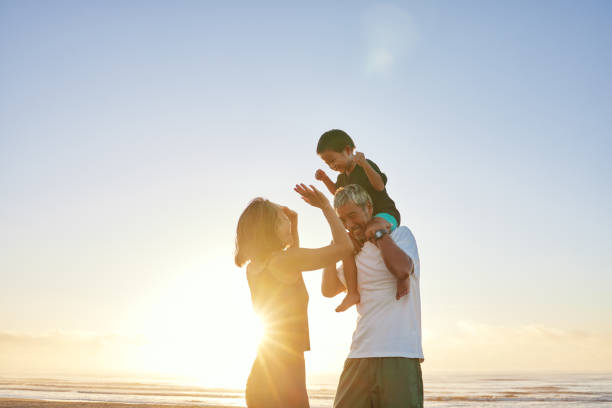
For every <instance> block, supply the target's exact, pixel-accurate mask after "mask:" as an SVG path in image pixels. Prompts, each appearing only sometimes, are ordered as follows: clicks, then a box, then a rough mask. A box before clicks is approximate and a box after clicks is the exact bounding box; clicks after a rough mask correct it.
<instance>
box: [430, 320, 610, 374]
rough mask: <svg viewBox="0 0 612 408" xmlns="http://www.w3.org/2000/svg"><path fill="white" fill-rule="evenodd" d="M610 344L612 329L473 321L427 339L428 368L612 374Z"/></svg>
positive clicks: (462, 323)
mask: <svg viewBox="0 0 612 408" xmlns="http://www.w3.org/2000/svg"><path fill="white" fill-rule="evenodd" d="M610 344H612V331H605V330H602V331H587V330H573V329H562V328H557V327H550V326H545V325H519V326H501V325H500V326H496V325H487V324H482V323H475V322H469V321H461V322H458V323H457V324H456V325H455V326H453V327H449V328H447V329H445V330H440V331H437V332H432V331H427V332H426V333H425V335H424V347H425V353H426V359H427V360H428V363H429V364H430V365H429V367H430V368H433V369H441V370H443V369H448V370H496V371H516V370H548V371H600V370H604V371H608V370H611V369H612V350H611V349H610V346H609V345H610Z"/></svg>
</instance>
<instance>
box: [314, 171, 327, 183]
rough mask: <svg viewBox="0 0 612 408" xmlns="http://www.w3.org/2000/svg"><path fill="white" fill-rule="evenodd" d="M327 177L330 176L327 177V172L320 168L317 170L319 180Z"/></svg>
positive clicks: (316, 174) (316, 175)
mask: <svg viewBox="0 0 612 408" xmlns="http://www.w3.org/2000/svg"><path fill="white" fill-rule="evenodd" d="M326 178H328V177H327V174H326V173H325V172H324V171H323V170H321V169H318V170H317V171H316V172H315V179H317V180H319V181H323V180H325V179H326Z"/></svg>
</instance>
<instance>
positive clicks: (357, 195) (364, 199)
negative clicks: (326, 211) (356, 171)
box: [334, 184, 372, 211]
mask: <svg viewBox="0 0 612 408" xmlns="http://www.w3.org/2000/svg"><path fill="white" fill-rule="evenodd" d="M349 201H351V202H353V203H355V204H356V205H357V206H358V207H361V208H362V209H363V210H364V211H365V210H366V208H367V204H368V203H370V205H372V198H370V195H369V194H368V192H367V191H365V189H364V188H363V187H361V186H360V185H359V184H349V185H348V186H344V187H340V188H339V189H338V190H336V194H335V195H334V208H339V207H342V206H343V205H344V204H346V203H348V202H349Z"/></svg>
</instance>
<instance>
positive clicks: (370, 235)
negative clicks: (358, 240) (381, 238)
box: [365, 217, 391, 243]
mask: <svg viewBox="0 0 612 408" xmlns="http://www.w3.org/2000/svg"><path fill="white" fill-rule="evenodd" d="M381 229H384V230H387V232H388V233H390V232H391V224H390V223H389V222H388V221H386V220H384V219H383V218H380V217H372V219H371V220H370V221H369V222H368V224H367V225H366V229H365V237H366V239H367V240H369V241H372V242H373V243H376V241H375V236H374V234H375V233H376V231H378V230H381Z"/></svg>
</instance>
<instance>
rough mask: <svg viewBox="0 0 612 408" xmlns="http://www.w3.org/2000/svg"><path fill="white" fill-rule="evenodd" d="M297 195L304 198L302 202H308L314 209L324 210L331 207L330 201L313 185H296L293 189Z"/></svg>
mask: <svg viewBox="0 0 612 408" xmlns="http://www.w3.org/2000/svg"><path fill="white" fill-rule="evenodd" d="M293 190H294V191H295V192H296V193H298V194H299V195H300V196H302V200H304V201H306V202H307V203H308V204H310V205H312V206H313V207H317V208H320V209H323V208H325V207H331V204H330V203H329V200H328V199H327V197H325V195H324V194H323V193H322V192H320V191H319V190H317V189H316V188H315V187H314V186H313V185H310V186H307V185H306V184H303V183H302V184H296V185H295V188H294V189H293Z"/></svg>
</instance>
